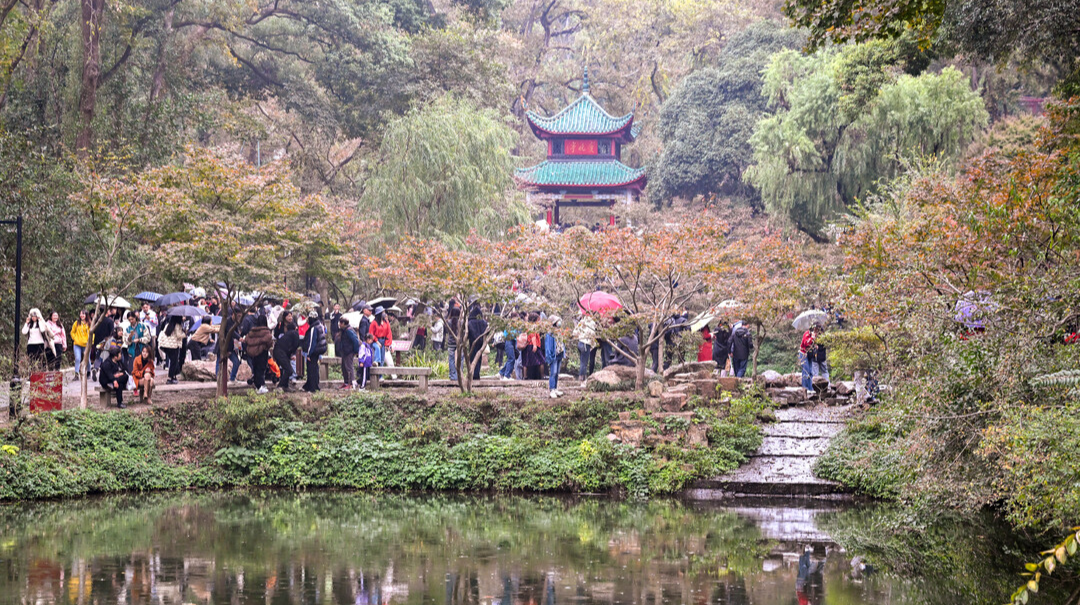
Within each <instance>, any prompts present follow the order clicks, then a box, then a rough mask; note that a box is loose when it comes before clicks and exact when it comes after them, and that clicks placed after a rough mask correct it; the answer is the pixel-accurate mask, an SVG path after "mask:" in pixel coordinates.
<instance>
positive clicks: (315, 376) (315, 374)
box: [300, 311, 326, 393]
mask: <svg viewBox="0 0 1080 605" xmlns="http://www.w3.org/2000/svg"><path fill="white" fill-rule="evenodd" d="M308 324H309V327H308V330H307V332H306V333H305V334H304V339H303V341H301V343H300V346H301V348H302V349H303V351H304V359H306V360H307V366H306V369H305V371H306V372H307V381H306V382H304V390H305V391H307V392H308V393H315V392H317V391H318V390H319V358H320V357H322V356H323V354H324V353H326V328H324V327H323V325H322V321H321V320H320V319H319V314H318V313H317V312H315V311H312V312H311V314H310V315H308Z"/></svg>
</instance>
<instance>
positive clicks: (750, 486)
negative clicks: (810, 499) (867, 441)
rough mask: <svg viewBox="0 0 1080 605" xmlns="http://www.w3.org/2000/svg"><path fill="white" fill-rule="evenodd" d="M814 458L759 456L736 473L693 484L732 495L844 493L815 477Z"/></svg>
mask: <svg viewBox="0 0 1080 605" xmlns="http://www.w3.org/2000/svg"><path fill="white" fill-rule="evenodd" d="M816 460H817V458H816V457H812V456H805V457H803V456H800V457H796V456H769V455H762V456H755V457H752V458H751V459H750V462H748V463H747V464H744V465H743V466H741V467H739V468H738V469H736V470H735V471H734V472H732V473H729V474H727V475H723V476H721V477H716V478H714V479H704V480H701V481H697V482H695V483H694V484H693V486H692V488H694V489H699V490H722V491H723V492H725V493H729V494H732V495H734V494H744V495H778V496H821V495H828V494H836V493H842V492H843V491H844V490H843V487H842V486H841V485H840V484H839V483H836V482H834V481H827V480H825V479H820V478H818V477H815V476H814V471H813V466H814V462H815V461H816Z"/></svg>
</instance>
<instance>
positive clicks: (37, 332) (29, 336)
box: [22, 308, 56, 368]
mask: <svg viewBox="0 0 1080 605" xmlns="http://www.w3.org/2000/svg"><path fill="white" fill-rule="evenodd" d="M22 333H23V334H24V335H25V336H26V357H27V358H28V359H29V361H30V364H31V365H32V366H34V367H38V368H40V367H42V366H44V365H45V360H46V359H52V358H53V357H55V356H56V337H55V336H54V335H53V333H52V330H51V329H50V328H49V324H48V322H46V321H45V318H43V317H42V316H41V311H40V310H38V309H36V308H34V309H30V314H29V315H27V316H26V323H25V324H23V327H22Z"/></svg>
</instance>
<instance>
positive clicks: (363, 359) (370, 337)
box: [356, 332, 375, 390]
mask: <svg viewBox="0 0 1080 605" xmlns="http://www.w3.org/2000/svg"><path fill="white" fill-rule="evenodd" d="M374 343H375V335H374V334H371V333H370V332H369V333H367V334H365V335H364V342H362V343H360V352H359V353H357V355H356V363H357V365H358V366H359V367H360V381H359V382H360V387H359V388H360V389H361V390H363V389H366V388H367V381H368V377H369V375H370V374H371V364H372V362H373V361H374V358H375V352H374V347H373V345H374Z"/></svg>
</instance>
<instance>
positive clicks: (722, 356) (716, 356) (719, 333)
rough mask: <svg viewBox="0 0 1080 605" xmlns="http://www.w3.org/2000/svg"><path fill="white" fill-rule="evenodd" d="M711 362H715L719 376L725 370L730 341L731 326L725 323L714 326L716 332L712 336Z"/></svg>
mask: <svg viewBox="0 0 1080 605" xmlns="http://www.w3.org/2000/svg"><path fill="white" fill-rule="evenodd" d="M712 339H713V340H712V360H713V361H715V362H716V369H718V370H720V372H721V376H723V375H724V374H723V372H725V371H726V370H725V368H727V360H728V353H729V352H730V351H729V349H728V343H729V342H730V341H731V326H730V325H728V322H727V321H721V322H720V325H718V326H716V330H714V331H713V335H712Z"/></svg>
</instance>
